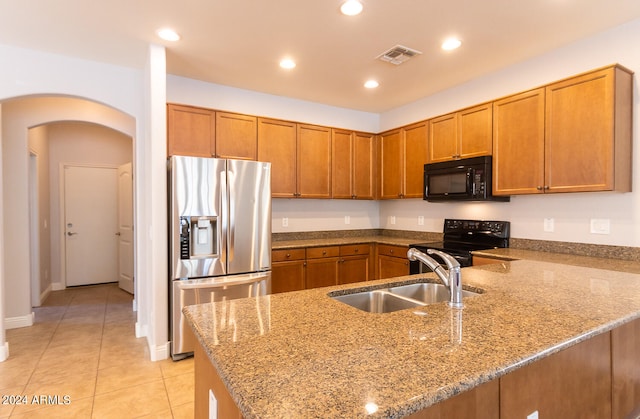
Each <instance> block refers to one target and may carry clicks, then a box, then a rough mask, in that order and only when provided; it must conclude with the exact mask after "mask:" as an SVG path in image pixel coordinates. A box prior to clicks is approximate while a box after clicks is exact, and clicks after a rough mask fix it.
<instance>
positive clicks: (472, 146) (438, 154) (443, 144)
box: [429, 103, 493, 163]
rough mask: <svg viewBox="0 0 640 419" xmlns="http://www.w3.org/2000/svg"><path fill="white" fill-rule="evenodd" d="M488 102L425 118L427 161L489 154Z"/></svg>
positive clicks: (490, 111) (490, 120) (489, 125)
mask: <svg viewBox="0 0 640 419" xmlns="http://www.w3.org/2000/svg"><path fill="white" fill-rule="evenodd" d="M492 144H493V141H492V106H491V103H485V104H482V105H478V106H474V107H472V108H467V109H463V110H461V111H458V112H454V113H450V114H447V115H443V116H439V117H437V118H433V119H431V120H430V121H429V163H436V162H440V161H448V160H455V159H461V158H469V157H477V156H487V155H491V153H492V149H493V146H492Z"/></svg>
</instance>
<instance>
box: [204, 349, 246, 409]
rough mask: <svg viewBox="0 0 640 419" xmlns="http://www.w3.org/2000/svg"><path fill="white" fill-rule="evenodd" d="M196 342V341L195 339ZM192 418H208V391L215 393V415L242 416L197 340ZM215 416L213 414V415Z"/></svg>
mask: <svg viewBox="0 0 640 419" xmlns="http://www.w3.org/2000/svg"><path fill="white" fill-rule="evenodd" d="M196 342H197V341H196ZM193 356H194V358H195V366H194V376H195V377H194V381H195V383H194V387H195V395H194V396H195V400H194V416H193V417H194V418H197V419H206V418H209V417H210V416H209V391H212V392H213V394H214V395H215V398H216V402H217V405H218V410H217V415H218V416H217V417H219V418H229V419H241V418H242V417H243V416H242V414H241V413H240V409H238V407H237V406H236V403H235V402H234V401H233V398H231V394H229V391H228V390H227V387H226V386H225V385H224V383H223V382H222V380H221V379H220V376H219V375H218V371H216V369H215V368H214V367H213V365H212V364H211V361H210V360H209V357H208V356H207V354H206V352H205V351H204V348H203V347H202V345H201V344H200V343H199V342H198V343H196V347H195V349H194V353H193ZM214 417H215V416H214Z"/></svg>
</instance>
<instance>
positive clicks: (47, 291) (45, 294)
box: [40, 284, 52, 304]
mask: <svg viewBox="0 0 640 419" xmlns="http://www.w3.org/2000/svg"><path fill="white" fill-rule="evenodd" d="M51 291H52V289H51V284H49V286H48V287H47V289H45V290H44V291H42V292H41V293H40V304H42V302H43V301H45V300H46V299H47V297H48V296H49V294H51Z"/></svg>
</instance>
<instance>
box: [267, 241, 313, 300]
mask: <svg viewBox="0 0 640 419" xmlns="http://www.w3.org/2000/svg"><path fill="white" fill-rule="evenodd" d="M305 258H306V251H305V249H303V248H300V249H287V250H274V251H272V252H271V261H272V263H271V293H272V294H277V293H279V292H288V291H298V290H303V289H305V270H306V269H305V265H306V259H305Z"/></svg>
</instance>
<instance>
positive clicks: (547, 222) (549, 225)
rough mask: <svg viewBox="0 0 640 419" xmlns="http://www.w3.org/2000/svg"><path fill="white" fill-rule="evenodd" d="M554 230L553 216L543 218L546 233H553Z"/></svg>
mask: <svg viewBox="0 0 640 419" xmlns="http://www.w3.org/2000/svg"><path fill="white" fill-rule="evenodd" d="M554 230H555V222H554V219H553V218H545V219H544V231H546V232H547V233H553V231H554Z"/></svg>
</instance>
